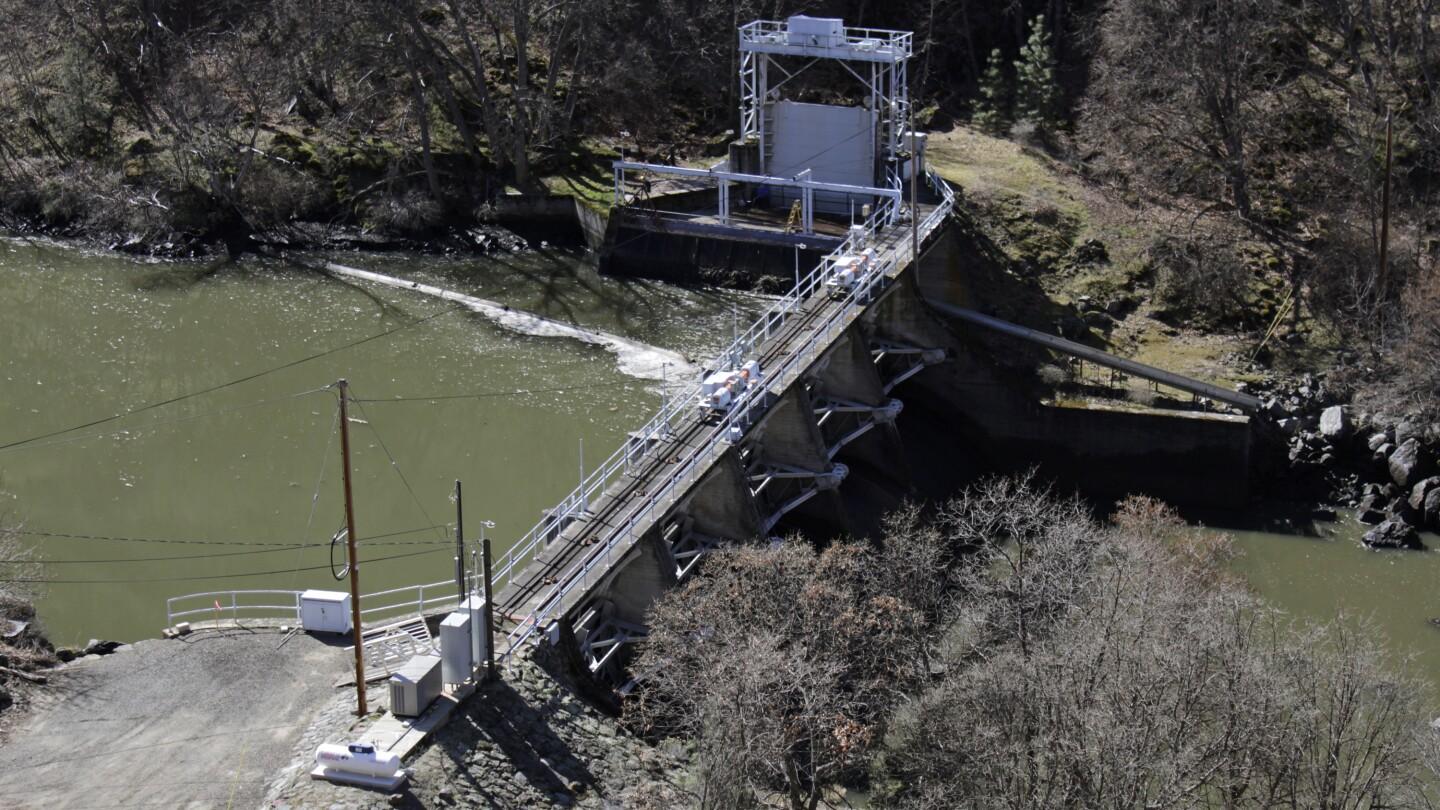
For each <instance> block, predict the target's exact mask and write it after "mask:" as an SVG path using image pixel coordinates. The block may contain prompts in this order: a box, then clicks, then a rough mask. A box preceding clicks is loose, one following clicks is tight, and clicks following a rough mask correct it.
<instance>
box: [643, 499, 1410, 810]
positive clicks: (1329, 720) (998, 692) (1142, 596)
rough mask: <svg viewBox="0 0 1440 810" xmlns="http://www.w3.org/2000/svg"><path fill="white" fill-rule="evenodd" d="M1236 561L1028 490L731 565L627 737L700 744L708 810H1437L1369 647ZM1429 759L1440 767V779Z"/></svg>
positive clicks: (689, 616)
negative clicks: (1301, 618) (855, 804)
mask: <svg viewBox="0 0 1440 810" xmlns="http://www.w3.org/2000/svg"><path fill="white" fill-rule="evenodd" d="M1231 553H1232V549H1231V546H1230V543H1229V541H1228V539H1226V538H1225V537H1223V536H1218V535H1215V534H1209V533H1204V532H1201V531H1197V530H1194V529H1191V528H1188V527H1186V526H1185V525H1184V524H1183V523H1182V522H1181V521H1180V520H1179V519H1178V518H1177V517H1176V515H1175V514H1174V513H1173V512H1172V511H1171V510H1169V509H1168V508H1167V507H1165V506H1163V505H1162V504H1159V503H1157V502H1155V501H1151V500H1147V499H1142V498H1135V499H1131V500H1128V501H1126V502H1124V503H1123V504H1121V506H1120V508H1119V510H1118V511H1117V513H1116V514H1115V515H1114V517H1113V519H1112V520H1110V521H1108V522H1105V523H1101V522H1097V521H1096V520H1095V519H1093V518H1092V517H1091V516H1090V514H1089V513H1088V511H1087V510H1086V509H1085V508H1084V507H1082V506H1081V505H1080V504H1079V503H1078V502H1076V501H1073V500H1068V499H1062V498H1057V497H1055V496H1053V495H1051V494H1049V493H1048V492H1047V491H1045V490H1044V489H1043V488H1041V487H1039V486H1038V485H1037V484H1036V483H1035V482H1034V480H1033V479H1030V478H1022V479H1018V480H1016V479H997V480H991V481H988V482H984V483H982V484H979V485H977V486H974V487H972V488H970V489H968V490H966V491H965V492H964V493H963V494H962V495H960V496H959V497H957V498H956V499H955V500H953V501H951V502H950V503H948V504H946V505H945V506H944V507H943V508H941V509H940V510H939V511H938V512H937V513H936V514H935V515H934V516H933V519H928V520H927V519H923V518H922V515H921V514H920V513H919V512H918V511H917V510H914V509H907V510H903V511H901V512H900V513H898V514H897V515H895V516H894V517H892V518H891V520H890V522H889V524H888V525H887V527H886V531H885V533H884V538H883V540H882V541H881V542H880V543H879V544H878V546H871V545H865V544H857V543H839V544H836V545H833V546H831V547H829V548H827V549H825V550H824V551H820V552H816V551H814V550H813V549H812V548H811V547H810V546H809V545H808V544H806V543H805V542H804V541H802V540H798V539H797V540H792V541H790V542H787V543H785V544H783V545H781V546H779V547H775V548H745V549H736V550H731V551H727V552H723V553H720V554H718V555H717V556H716V558H714V559H712V560H711V561H710V562H708V563H707V567H706V569H705V570H704V572H703V573H702V575H701V576H700V577H699V578H698V579H696V580H695V581H693V582H691V583H690V584H688V585H687V586H685V587H684V588H682V589H680V590H677V591H675V592H673V593H671V594H669V595H667V596H666V597H664V598H663V599H662V600H661V601H660V602H659V603H657V605H656V606H655V608H654V609H653V613H652V622H653V623H652V632H651V635H650V637H649V640H648V641H647V643H646V644H645V645H644V646H643V647H642V648H641V652H640V654H639V656H638V660H637V661H636V662H635V665H634V669H635V671H637V672H644V673H647V676H646V679H645V681H644V684H643V686H642V688H641V690H640V692H639V695H638V696H637V697H636V699H635V700H634V701H633V702H632V703H630V704H628V705H627V717H628V719H629V721H630V722H631V723H632V724H634V725H635V726H636V727H637V728H639V729H641V730H643V731H645V732H648V733H652V734H674V733H679V734H683V735H685V736H688V737H692V738H694V739H695V740H696V742H697V753H696V756H695V759H694V761H695V763H696V764H697V765H698V769H699V782H700V787H699V789H698V791H697V794H696V795H695V796H694V797H693V798H694V801H695V804H696V805H697V806H700V807H705V808H739V807H752V806H757V805H758V804H760V803H763V802H768V801H775V802H779V803H783V804H785V805H787V806H789V807H792V808H794V809H795V810H810V809H812V808H815V807H817V806H821V805H824V806H835V804H834V801H835V799H834V796H835V791H834V788H835V786H836V785H837V784H848V785H854V784H863V785H866V786H868V788H869V790H870V792H871V796H872V800H873V801H874V803H875V804H876V805H877V806H894V807H915V808H920V807H925V808H930V807H934V808H940V807H957V806H959V807H1014V808H1040V807H1055V808H1061V807H1194V808H1209V807H1216V808H1220V807H1224V808H1300V807H1332V808H1379V807H1418V806H1423V805H1424V802H1425V801H1428V799H1427V797H1426V794H1425V790H1426V782H1425V779H1424V776H1423V772H1424V769H1425V768H1426V767H1427V764H1426V763H1427V762H1429V763H1430V764H1431V765H1433V764H1434V762H1435V760H1434V759H1433V753H1434V752H1433V750H1428V751H1427V747H1428V748H1430V749H1433V746H1434V745H1435V734H1434V732H1432V731H1430V730H1429V729H1427V728H1426V725H1425V722H1424V720H1423V719H1422V718H1421V716H1420V714H1419V711H1420V704H1419V701H1418V700H1417V695H1418V694H1419V689H1418V687H1417V686H1416V684H1413V683H1410V682H1409V681H1407V680H1405V679H1404V678H1401V677H1398V676H1396V675H1394V674H1393V673H1392V672H1391V671H1390V670H1388V669H1387V668H1386V667H1385V666H1384V665H1383V664H1382V661H1381V651H1380V648H1379V647H1378V646H1377V644H1376V643H1375V642H1374V640H1373V636H1372V635H1371V634H1370V633H1368V632H1356V631H1354V630H1353V629H1345V628H1346V627H1348V626H1349V625H1348V624H1347V623H1345V622H1337V623H1335V624H1334V625H1333V626H1332V627H1329V628H1315V627H1307V626H1298V625H1295V624H1293V623H1292V622H1290V621H1289V620H1287V619H1286V618H1285V617H1283V616H1281V615H1280V614H1278V613H1277V612H1275V611H1273V610H1271V609H1269V608H1267V607H1265V606H1264V605H1263V604H1261V603H1259V602H1258V601H1257V600H1256V599H1255V598H1254V597H1252V596H1251V595H1249V594H1248V593H1247V592H1246V591H1245V590H1244V589H1243V587H1242V586H1241V585H1240V584H1239V583H1237V582H1235V581H1234V580H1232V579H1231V577H1230V576H1228V575H1227V574H1226V569H1225V567H1224V563H1225V562H1226V560H1227V559H1228V557H1229V555H1230V554H1231ZM1427 757H1428V759H1427Z"/></svg>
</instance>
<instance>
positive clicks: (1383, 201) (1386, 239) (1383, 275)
mask: <svg viewBox="0 0 1440 810" xmlns="http://www.w3.org/2000/svg"><path fill="white" fill-rule="evenodd" d="M1393 126H1394V121H1393V113H1391V112H1390V111H1389V110H1386V111H1385V191H1384V194H1383V196H1382V197H1381V198H1380V284H1379V289H1378V290H1377V291H1376V293H1377V295H1376V299H1375V302H1376V303H1377V304H1380V303H1384V301H1385V286H1386V283H1387V282H1388V281H1389V275H1390V262H1389V259H1390V149H1391V144H1392V135H1393Z"/></svg>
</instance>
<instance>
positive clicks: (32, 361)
mask: <svg viewBox="0 0 1440 810" xmlns="http://www.w3.org/2000/svg"><path fill="white" fill-rule="evenodd" d="M336 260H337V261H341V262H343V263H346V264H350V265H354V266H359V267H363V268H365V269H369V270H374V271H376V272H382V273H386V274H388V275H391V276H397V277H402V278H406V279H414V280H419V281H423V282H426V283H429V284H434V285H436V286H440V287H445V288H448V289H454V290H459V291H462V292H467V293H471V294H474V295H477V296H481V297H484V298H488V299H492V300H496V301H499V302H502V303H504V304H507V305H510V306H512V307H515V308H517V309H523V310H528V311H531V312H536V313H539V314H542V315H546V316H548V317H551V318H553V319H555V320H558V321H562V322H566V323H574V324H579V325H583V326H586V327H589V328H594V329H602V330H606V331H609V332H612V333H616V334H619V335H622V336H625V337H628V338H631V339H633V340H636V341H642V342H644V343H648V344H652V345H655V346H659V347H663V348H666V349H672V350H676V351H680V352H684V353H686V354H688V355H690V356H691V357H708V356H709V355H710V354H711V353H713V352H714V351H716V350H718V349H719V348H721V347H722V346H723V345H724V344H725V343H727V342H728V339H729V337H730V335H731V330H732V324H733V323H734V322H735V321H736V319H737V315H736V313H737V312H738V313H739V315H738V319H739V321H740V322H741V323H742V324H743V323H744V322H746V321H747V320H748V316H749V315H751V314H754V313H756V312H758V311H759V310H760V309H762V308H764V306H766V302H765V301H764V300H761V299H759V298H756V297H753V296H749V295H745V294H741V293H728V292H715V291H698V290H684V289H678V288H675V287H670V286H666V285H661V284H656V283H649V282H635V281H619V280H615V279H602V278H600V277H598V276H597V275H596V274H595V273H594V271H593V270H592V269H590V267H589V264H588V263H587V260H586V257H585V256H583V255H582V254H577V253H570V252H555V251H548V252H542V253H536V254H524V255H513V256H502V257H493V258H492V257H483V258H475V257H467V258H464V259H449V258H440V257H430V256H413V255H377V256H355V255H347V256H343V257H336ZM197 268H198V265H175V264H155V263H147V262H143V261H138V260H134V259H130V258H125V257H119V256H113V255H107V254H99V253H90V252H86V251H81V250H76V249H72V248H64V247H58V246H55V245H51V244H47V243H43V242H32V241H26V240H6V241H0V391H3V395H0V445H7V444H10V443H12V442H15V441H19V440H23V439H26V438H29V437H34V436H39V435H42V434H47V433H50V432H52V431H57V430H61V429H64V428H67V427H70V426H73V425H78V424H83V423H86V422H90V421H93V420H96V419H100V418H104V417H109V416H111V415H113V414H117V413H122V412H125V411H127V410H130V409H133V408H135V407H137V406H141V405H144V404H147V403H153V402H156V401H160V400H166V399H169V398H172V397H178V396H181V395H183V394H186V393H188V392H193V391H197V390H200V389H205V388H207V387H210V386H215V385H219V384H221V383H224V382H226V381H229V380H234V379H237V378H241V377H245V376H247V375H251V374H257V373H260V372H265V371H267V370H270V369H274V368H276V367H279V366H283V365H285V364H287V363H292V362H294V361H296V360H299V359H301V358H305V357H307V356H310V355H313V354H317V353H321V352H326V351H329V350H332V349H333V350H335V351H333V352H331V353H329V354H326V355H325V356H323V357H319V358H317V359H314V360H310V361H308V362H303V363H299V364H297V365H294V366H292V367H289V368H284V369H282V370H279V371H274V372H272V373H266V374H263V375H261V376H259V377H256V378H255V379H253V380H250V381H248V382H243V383H240V384H238V385H234V386H232V387H228V388H225V389H222V390H219V391H215V392H212V393H208V394H203V395H201V396H196V397H191V398H187V399H184V400H182V401H179V402H176V403H174V404H172V405H167V406H164V407H159V408H154V409H151V410H147V411H144V412H141V413H137V414H133V415H130V416H126V417H124V418H122V419H117V420H114V421H112V422H107V423H105V424H102V425H99V426H96V427H92V428H84V429H80V430H77V431H74V432H69V433H63V434H60V435H57V436H55V437H52V438H46V439H40V440H38V441H34V442H30V443H27V444H22V445H18V446H15V447H11V448H8V449H0V492H3V493H5V495H4V498H5V500H4V501H3V502H0V513H3V514H6V515H7V516H8V517H9V518H11V519H12V520H13V519H18V520H20V521H22V522H23V523H24V525H25V528H26V530H27V531H31V532H47V533H52V534H67V535H93V536H100V537H120V538H148V540H146V541H115V540H98V539H78V538H67V537H54V536H45V535H42V534H28V535H25V536H24V537H23V538H22V540H23V542H25V543H26V544H27V545H30V546H32V547H34V548H36V549H37V550H38V551H39V553H40V554H41V555H42V556H43V557H44V558H45V559H46V560H47V562H48V564H47V566H46V570H45V572H44V575H45V577H46V578H48V579H51V580H55V582H54V583H53V584H50V585H49V586H48V587H47V589H46V590H45V592H44V594H43V595H42V597H41V599H40V601H39V609H40V615H41V618H42V619H43V621H44V623H45V625H46V627H47V629H48V630H49V632H50V633H51V635H52V637H53V638H54V639H55V640H56V642H57V643H60V644H72V645H73V644H76V643H83V642H84V641H85V640H86V639H87V638H92V637H94V638H115V639H123V640H130V639H135V638H140V637H146V636H153V635H156V634H157V633H158V631H159V630H160V628H161V626H162V625H163V624H164V622H165V611H164V606H165V599H166V598H167V597H170V596H175V595H179V594H187V593H193V592H197V591H221V590H229V589H236V588H281V589H291V588H305V587H319V588H331V589H336V588H337V587H343V586H339V585H338V583H335V582H334V580H333V579H332V578H331V576H330V574H329V572H328V571H327V570H322V569H323V568H324V567H326V566H327V565H328V548H327V546H326V544H327V543H328V539H329V537H330V535H331V534H332V533H333V532H334V531H335V530H336V529H337V528H338V527H339V525H340V523H341V522H342V517H343V516H342V511H341V505H342V500H341V495H340V480H339V477H338V471H339V463H338V454H339V448H338V441H337V440H336V439H335V438H334V437H333V427H334V424H335V404H336V400H335V397H334V395H333V394H332V393H330V392H326V391H317V390H316V389H320V388H322V387H323V386H326V385H328V384H329V383H332V382H334V381H335V380H336V379H337V378H339V377H342V376H343V377H347V378H348V379H349V380H350V382H351V384H352V386H353V393H354V395H355V396H356V397H359V398H362V399H375V400H388V399H393V398H396V397H405V398H416V397H419V398H418V399H407V400H406V401H399V402H372V403H366V404H364V405H363V411H361V412H359V413H357V414H355V415H356V416H357V417H358V418H359V420H360V421H357V422H356V423H354V424H353V425H352V428H353V432H352V435H353V437H354V442H355V445H354V449H355V460H354V467H355V471H356V478H355V486H356V491H355V498H356V503H357V510H356V511H357V514H356V524H357V535H358V536H359V537H361V538H362V539H363V538H367V537H369V538H374V537H375V536H376V535H382V534H389V533H391V532H401V531H406V530H411V529H418V528H423V527H426V526H430V525H434V524H447V523H450V522H451V521H452V520H453V515H454V505H453V504H452V503H451V501H450V498H449V496H450V491H451V488H452V485H453V482H454V480H455V479H457V478H459V479H462V480H463V481H464V485H465V507H466V510H465V511H466V519H467V521H470V524H469V525H468V526H467V534H468V535H469V536H471V537H473V536H475V535H476V533H477V527H478V523H479V521H481V520H485V519H488V520H493V521H495V523H496V526H495V528H494V529H493V530H491V531H490V534H491V536H492V537H493V538H494V539H495V546H496V551H497V554H498V553H500V552H502V551H503V550H504V549H505V548H507V547H508V546H509V545H510V544H511V543H513V542H514V540H515V539H516V538H517V537H519V536H520V535H521V534H523V533H524V532H525V531H526V530H528V529H529V527H530V526H531V525H532V524H533V523H534V522H535V520H536V519H537V518H538V517H539V515H540V511H541V510H542V509H544V508H546V507H548V506H550V505H552V504H553V503H554V502H555V501H556V500H558V499H559V498H560V497H561V496H563V495H564V494H565V493H566V492H567V491H568V490H569V489H570V488H571V487H572V486H573V485H574V484H575V481H576V479H577V477H578V475H579V466H580V443H581V442H582V440H583V442H584V445H585V458H586V459H587V461H588V462H590V463H598V462H599V461H600V460H602V459H603V458H604V457H605V456H608V455H609V453H610V452H611V451H612V450H613V449H614V448H615V447H616V446H617V445H618V443H619V442H620V440H621V439H622V437H623V436H624V434H625V432H626V431H627V430H630V429H632V428H634V427H637V426H639V425H640V424H642V423H643V422H644V421H645V420H646V419H648V417H649V416H650V414H651V413H652V412H653V411H654V410H655V408H656V407H657V406H658V405H659V404H660V401H661V386H660V385H659V384H658V383H657V382H656V381H653V380H648V379H637V378H634V377H631V376H627V375H626V374H624V373H622V372H621V371H620V370H619V368H618V367H617V362H616V357H615V355H613V354H611V353H610V352H608V351H606V350H605V349H603V348H600V347H597V346H593V345H588V344H585V343H581V342H578V341H575V340H571V339H567V338H556V337H534V336H530V335H525V334H517V333H515V332H513V331H510V330H509V329H507V328H505V327H503V326H500V325H497V324H496V323H493V322H492V321H490V320H487V319H486V318H485V317H482V316H481V315H478V314H476V313H473V312H469V311H465V310H460V309H457V308H456V307H454V306H453V305H451V304H448V303H445V302H441V301H439V300H436V299H433V298H429V297H426V296H423V295H420V294H417V293H411V292H409V291H406V290H403V289H398V290H397V289H392V288H385V287H378V286H372V285H368V284H367V285H361V284H352V283H346V282H339V281H335V280H332V279H328V278H325V277H322V276H319V275H317V274H314V273H311V272H307V271H303V270H295V269H291V268H286V267H283V266H280V265H277V264H273V263H266V262H259V261H247V262H245V263H242V264H240V265H238V266H230V267H227V268H224V269H222V270H220V271H219V272H217V273H215V274H213V275H210V276H208V277H206V278H203V279H201V280H199V281H195V282H193V283H190V282H189V281H188V279H186V278H184V277H185V276H188V275H191V274H192V272H191V271H194V270H196V269H197ZM436 313H446V314H441V315H439V316H438V317H435V318H433V319H431V320H427V321H424V322H423V323H419V324H417V325H413V326H408V327H405V324H409V323H412V322H414V321H416V320H417V319H422V318H425V317H427V316H430V315H435V314H436ZM398 327H404V328H400V329H399V331H395V332H393V333H392V334H389V335H386V336H384V337H378V338H376V339H373V340H369V341H367V342H364V343H360V344H358V345H350V346H348V347H347V348H338V347H345V346H347V344H353V343H355V342H356V341H360V340H363V339H364V338H367V337H371V336H374V335H378V334H380V333H383V332H386V331H387V330H392V329H397V328H398ZM556 389H560V390H556ZM520 390H525V391H531V392H533V393H526V394H514V393H511V392H515V391H520ZM456 395H465V396H464V397H463V398H460V397H457V398H439V397H453V396H456ZM474 395H484V396H474ZM429 397H434V398H429ZM387 450H388V454H387V452H386V451H387ZM391 457H393V459H394V461H395V464H393V465H392V464H391V461H390V459H391ZM322 470H323V472H322ZM401 473H403V479H402V477H401ZM322 475H323V478H322ZM317 481H319V486H318V488H317ZM412 491H413V497H412ZM317 492H318V493H319V495H318V498H317V499H315V500H314V503H313V517H312V514H311V513H312V498H313V497H314V496H315V494H316V493H317ZM1207 522H1209V523H1210V524H1212V525H1216V526H1220V527H1224V528H1227V529H1228V530H1230V531H1232V532H1233V533H1234V534H1235V536H1236V538H1237V541H1238V543H1239V545H1240V547H1241V550H1242V551H1243V552H1244V554H1243V555H1242V556H1241V557H1240V558H1239V559H1238V560H1237V561H1236V563H1235V565H1236V568H1237V570H1239V571H1240V572H1242V573H1243V574H1244V575H1245V577H1246V578H1247V579H1248V580H1249V582H1250V583H1251V584H1252V586H1253V587H1254V588H1255V589H1256V590H1257V591H1258V592H1259V593H1260V594H1262V595H1263V596H1264V597H1266V598H1267V599H1268V600H1270V601H1271V602H1272V603H1274V604H1276V605H1278V606H1280V607H1282V608H1284V609H1286V610H1288V611H1290V612H1291V613H1293V614H1295V615H1297V616H1299V617H1303V618H1306V619H1310V620H1315V621H1321V622H1324V621H1333V620H1335V617H1336V616H1337V614H1338V612H1339V611H1341V610H1343V611H1345V612H1346V615H1348V616H1352V617H1358V616H1369V617H1371V618H1373V620H1374V621H1375V622H1376V623H1377V625H1378V626H1379V627H1380V629H1381V630H1383V632H1384V633H1385V635H1386V637H1387V638H1388V640H1389V641H1390V643H1391V645H1392V647H1393V649H1394V650H1395V651H1396V653H1397V658H1408V659H1409V663H1408V666H1412V667H1413V668H1414V671H1415V672H1416V673H1417V674H1419V675H1420V676H1422V677H1423V678H1425V679H1426V680H1427V681H1428V682H1429V683H1430V684H1431V685H1432V692H1433V693H1435V694H1436V695H1440V628H1436V627H1435V626H1433V625H1432V624H1430V622H1429V619H1430V618H1432V617H1440V588H1437V587H1436V585H1437V583H1440V553H1436V552H1426V553H1408V554H1375V553H1371V552H1367V551H1365V550H1363V549H1361V548H1360V547H1359V545H1358V543H1357V539H1358V536H1359V533H1360V527H1358V526H1356V525H1355V524H1353V522H1349V521H1346V520H1342V522H1341V523H1338V524H1333V525H1322V526H1321V527H1320V536H1319V537H1313V536H1306V535H1305V534H1304V533H1298V532H1289V531H1276V530H1274V529H1273V528H1259V529H1257V528H1256V524H1254V523H1253V521H1250V520H1247V518H1246V516H1243V515H1229V516H1224V517H1221V518H1212V519H1210V520H1208V521H1207ZM447 537H448V535H446V534H445V533H444V532H443V530H429V531H418V532H414V533H408V534H401V535H395V536H392V537H388V538H381V539H379V540H371V541H369V542H367V543H363V544H362V549H361V552H362V553H361V556H362V559H367V558H368V559H374V558H380V557H392V556H397V555H412V556H403V557H398V556H397V558H396V559H391V560H381V561H377V562H372V563H370V564H368V565H364V566H363V567H362V576H363V582H362V585H363V590H365V591H367V592H371V591H374V590H378V589H381V588H385V587H396V586H400V585H409V584H415V583H418V582H433V581H439V580H443V579H446V578H447V577H449V576H451V574H452V571H453V567H452V565H453V564H452V562H451V554H450V546H449V545H448V543H447V540H446V538H447ZM154 540H193V541H200V542H204V543H211V544H213V545H200V544H199V543H162V542H152V541H154ZM1427 540H1428V542H1430V544H1431V546H1432V548H1440V540H1437V538H1434V537H1430V538H1427ZM231 541H239V542H242V543H279V544H317V545H315V546H313V547H310V548H303V549H292V548H286V547H284V546H276V545H271V546H256V545H241V544H229V543H230V542H231ZM219 555H228V556H219ZM165 558H170V559H165ZM175 558H186V559H175ZM297 568H298V569H315V570H300V571H296V570H295V569H297ZM4 570H5V567H4V566H3V565H0V571H4ZM274 572H285V573H274Z"/></svg>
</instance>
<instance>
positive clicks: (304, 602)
mask: <svg viewBox="0 0 1440 810" xmlns="http://www.w3.org/2000/svg"><path fill="white" fill-rule="evenodd" d="M300 626H301V627H303V628H305V630H306V631H307V632H310V633H348V632H350V594H348V593H341V592H340V591H317V590H308V591H305V592H304V593H302V594H300Z"/></svg>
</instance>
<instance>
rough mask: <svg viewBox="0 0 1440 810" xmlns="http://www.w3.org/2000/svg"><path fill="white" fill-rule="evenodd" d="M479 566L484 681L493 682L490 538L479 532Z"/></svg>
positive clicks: (482, 531) (493, 600)
mask: <svg viewBox="0 0 1440 810" xmlns="http://www.w3.org/2000/svg"><path fill="white" fill-rule="evenodd" d="M480 565H481V568H482V569H483V570H484V571H485V679H486V680H487V681H493V680H495V676H496V675H497V674H498V673H496V671H495V594H494V593H493V588H492V585H491V581H490V538H488V537H486V536H485V531H484V530H483V529H482V530H481V531H480Z"/></svg>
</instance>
